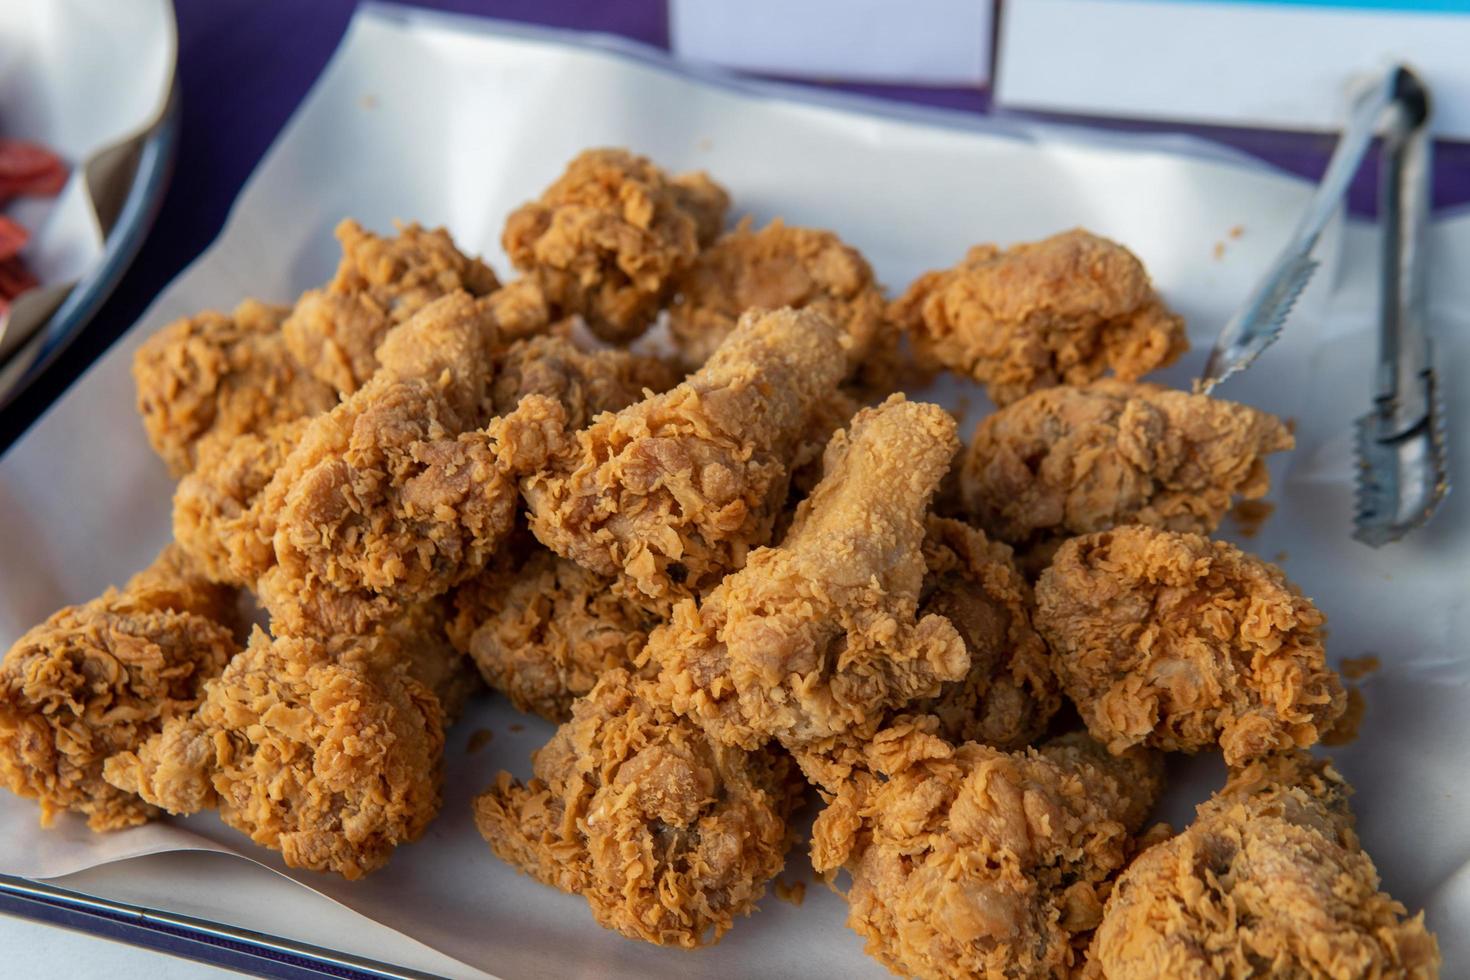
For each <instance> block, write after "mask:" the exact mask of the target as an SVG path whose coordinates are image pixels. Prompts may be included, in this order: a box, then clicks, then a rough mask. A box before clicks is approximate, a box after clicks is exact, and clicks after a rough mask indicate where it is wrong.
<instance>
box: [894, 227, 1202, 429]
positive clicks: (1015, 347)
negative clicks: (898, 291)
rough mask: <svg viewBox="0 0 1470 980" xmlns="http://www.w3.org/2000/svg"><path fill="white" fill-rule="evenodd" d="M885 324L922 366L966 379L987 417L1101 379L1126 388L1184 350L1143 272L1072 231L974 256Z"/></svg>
mask: <svg viewBox="0 0 1470 980" xmlns="http://www.w3.org/2000/svg"><path fill="white" fill-rule="evenodd" d="M889 315H890V317H891V318H892V319H893V320H894V321H895V322H896V323H899V324H900V325H902V326H903V328H904V329H905V330H907V331H908V332H909V336H910V337H911V338H912V340H913V342H914V345H915V348H916V351H917V353H918V354H919V356H920V357H921V358H922V359H924V360H928V361H932V362H935V363H937V364H940V365H943V366H944V367H947V368H949V369H950V370H951V371H954V372H956V373H958V374H961V375H966V376H968V377H971V378H974V379H975V380H976V381H978V382H980V383H981V384H983V385H985V390H986V392H987V393H988V394H989V395H990V399H991V400H992V401H993V402H995V404H997V405H1007V404H1009V403H1011V402H1013V401H1016V400H1017V399H1019V398H1022V397H1024V396H1025V395H1027V394H1030V393H1031V392H1033V391H1036V390H1037V389H1039V388H1046V387H1050V386H1052V385H1058V384H1073V385H1075V384H1085V383H1086V382H1088V381H1092V380H1093V379H1095V378H1099V377H1102V375H1103V374H1105V373H1106V372H1108V371H1112V372H1113V373H1114V374H1116V375H1117V376H1118V377H1119V378H1122V379H1123V380H1124V381H1134V380H1137V379H1138V378H1140V377H1142V376H1143V375H1145V374H1147V373H1148V372H1150V371H1153V370H1155V369H1157V368H1161V367H1165V366H1167V365H1169V364H1172V363H1173V362H1174V361H1175V360H1177V359H1178V358H1179V355H1181V354H1183V353H1184V352H1185V351H1186V350H1188V349H1189V340H1188V338H1187V337H1186V336H1185V334H1184V321H1183V320H1182V319H1181V318H1180V317H1179V316H1177V315H1175V314H1174V313H1171V312H1170V311H1169V309H1168V308H1167V307H1166V306H1165V305H1164V303H1163V301H1162V300H1161V299H1160V298H1159V295H1158V294H1157V293H1156V292H1154V290H1153V287H1152V286H1151V285H1150V284H1149V281H1148V273H1147V272H1145V271H1144V268H1143V264H1142V263H1141V262H1139V261H1138V259H1137V258H1136V257H1135V256H1134V255H1133V253H1132V252H1130V251H1128V250H1127V249H1126V248H1124V247H1123V246H1121V245H1119V244H1117V243H1116V242H1111V241H1108V240H1107V239H1106V238H1099V237H1098V236H1096V235H1093V234H1090V233H1089V232H1086V231H1082V230H1081V229H1076V230H1073V231H1068V232H1063V233H1062V234H1059V235H1053V236H1052V237H1051V238H1047V239H1043V240H1042V241H1039V242H1033V243H1029V244H1022V245H1013V246H1011V247H1010V248H1009V249H1005V250H1004V251H1002V250H1001V249H999V248H996V247H995V246H994V245H976V246H975V247H974V248H972V249H970V251H969V253H968V254H967V255H966V256H965V258H964V261H962V262H961V263H960V264H959V265H957V266H956V267H954V268H953V269H946V270H943V271H939V272H927V273H925V274H924V275H922V276H920V277H919V278H918V279H916V280H915V281H914V282H913V284H912V285H910V286H909V288H908V291H907V292H906V293H904V295H903V296H902V297H900V298H899V299H897V300H895V301H894V303H893V304H892V306H891V307H890V310H889Z"/></svg>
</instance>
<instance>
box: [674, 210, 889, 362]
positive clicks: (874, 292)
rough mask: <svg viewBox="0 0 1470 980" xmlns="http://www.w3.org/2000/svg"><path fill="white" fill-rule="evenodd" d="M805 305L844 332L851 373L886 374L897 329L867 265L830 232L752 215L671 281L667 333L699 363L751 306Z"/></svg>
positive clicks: (686, 356)
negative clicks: (754, 224)
mask: <svg viewBox="0 0 1470 980" xmlns="http://www.w3.org/2000/svg"><path fill="white" fill-rule="evenodd" d="M783 306H789V307H791V308H793V309H811V310H813V311H815V312H817V313H820V314H822V316H824V317H825V318H826V319H827V320H828V321H829V322H830V323H832V324H833V325H834V326H836V327H838V328H839V329H841V330H842V332H843V333H844V334H846V336H847V344H846V353H847V363H848V369H849V372H852V373H856V372H861V373H862V374H863V375H865V376H869V377H876V376H881V375H885V374H891V373H892V365H891V361H892V360H893V357H894V352H895V348H896V347H897V342H898V332H897V330H896V329H895V328H893V327H892V326H891V325H890V324H889V323H888V322H887V320H886V319H885V318H884V306H885V304H884V300H883V291H882V290H881V289H880V288H879V286H878V284H877V282H876V281H874V279H873V269H872V267H871V266H869V265H868V262H867V260H866V259H864V258H863V257H862V255H861V254H860V253H859V252H858V251H857V250H856V249H854V248H852V247H851V246H849V245H846V244H844V243H843V242H842V240H841V239H840V238H838V237H837V236H836V235H834V234H833V233H832V232H830V231H823V230H820V229H815V228H792V227H789V226H787V225H786V224H784V223H783V222H781V221H780V220H779V219H777V220H776V221H773V222H771V223H770V224H769V225H767V226H766V227H765V228H762V229H761V230H759V231H752V230H751V228H750V220H749V219H746V220H744V221H742V222H741V223H740V225H739V227H737V228H736V229H735V230H734V231H732V232H729V233H727V234H725V235H724V236H722V237H721V238H719V239H718V240H717V241H716V242H715V243H714V244H713V245H711V246H710V247H709V248H707V249H705V250H704V251H703V252H701V253H700V255H699V257H698V258H697V259H695V260H694V264H693V265H691V266H690V267H689V268H688V269H686V270H685V271H684V272H682V273H681V274H680V275H679V276H678V277H677V279H676V280H675V297H674V302H673V305H672V306H671V307H670V308H669V330H670V333H671V335H672V337H673V340H674V343H675V344H676V345H677V346H678V348H679V352H680V354H681V355H682V356H683V358H684V363H685V364H686V365H687V366H688V367H689V368H690V369H691V370H693V369H695V368H698V367H699V366H700V365H701V364H703V363H704V362H705V361H707V360H709V358H710V356H711V355H712V354H713V353H714V352H715V350H716V349H717V348H718V347H719V346H720V344H721V343H722V342H723V341H724V339H725V338H726V337H727V336H729V335H730V332H731V331H732V330H734V329H735V323H736V321H737V320H739V318H740V316H741V314H743V313H744V312H745V311H746V310H750V309H767V310H774V309H780V308H781V307H783Z"/></svg>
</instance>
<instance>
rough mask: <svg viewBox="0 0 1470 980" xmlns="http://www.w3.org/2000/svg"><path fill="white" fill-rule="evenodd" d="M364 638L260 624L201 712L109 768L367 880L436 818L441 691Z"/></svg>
mask: <svg viewBox="0 0 1470 980" xmlns="http://www.w3.org/2000/svg"><path fill="white" fill-rule="evenodd" d="M365 642H371V641H363V640H360V639H358V638H347V639H345V640H342V641H338V643H337V644H336V645H335V648H333V647H332V646H330V645H329V644H328V643H327V642H326V641H322V640H315V639H304V638H281V639H275V640H272V639H271V638H270V637H269V636H267V635H266V634H265V633H264V632H262V631H260V630H259V629H257V630H256V631H255V633H254V634H253V635H252V636H251V638H250V643H249V646H247V647H246V649H245V651H244V652H243V653H241V654H240V655H239V656H238V657H236V658H235V659H234V660H232V661H231V662H230V665H229V666H228V667H227V668H225V671H224V673H222V674H221V675H220V676H219V677H217V678H215V679H214V680H212V681H210V682H209V683H208V684H206V685H205V689H204V698H203V701H202V703H201V704H200V705H199V707H198V708H197V709H196V710H195V711H194V712H193V713H192V714H182V715H175V716H174V717H172V718H170V719H169V720H168V721H167V722H166V723H165V724H164V725H163V728H162V731H160V732H158V733H157V734H155V735H153V737H151V738H150V739H148V740H147V741H146V742H144V743H143V744H142V745H140V746H139V747H138V748H137V750H136V751H133V752H122V753H119V754H118V755H115V756H113V757H112V758H111V759H109V760H108V761H107V764H106V767H105V770H104V775H105V777H106V779H107V781H108V782H109V783H111V784H113V785H114V786H116V787H118V788H119V789H120V790H122V791H124V792H128V793H135V794H137V795H138V796H140V797H142V799H143V800H145V801H147V802H148V803H149V804H152V805H153V806H157V807H160V808H162V809H165V810H167V811H169V812H170V813H197V812H199V811H201V810H205V809H211V808H213V809H217V810H218V811H219V814H220V818H221V819H222V820H224V822H225V823H227V824H229V825H230V826H231V827H234V828H236V829H237V830H240V831H242V832H243V833H246V834H248V835H249V836H250V838H251V840H253V841H254V842H255V843H257V844H260V845H262V846H265V847H269V848H273V849H275V850H278V851H280V852H281V856H282V857H283V858H284V859H285V861H286V864H288V865H289V866H291V867H293V868H309V869H312V870H315V871H335V872H337V873H338V874H341V875H343V876H344V877H346V878H359V877H361V876H362V875H364V874H366V873H368V872H370V871H373V870H375V869H377V868H379V867H381V866H382V865H383V864H385V863H387V861H388V858H389V857H390V856H391V854H392V852H393V849H394V848H395V847H396V846H398V845H399V844H402V843H405V842H407V841H411V840H414V839H416V838H417V837H418V836H419V835H421V834H422V833H423V832H424V829H425V828H426V827H427V826H428V824H429V821H430V820H432V819H433V817H434V815H435V814H436V813H437V812H438V809H439V803H440V783H441V781H442V769H443V751H444V730H443V721H442V718H441V714H440V707H439V702H438V699H437V698H435V697H434V695H433V694H432V693H431V692H430V691H429V690H428V689H427V688H425V687H424V686H423V685H422V684H420V683H419V682H418V681H415V680H413V679H412V678H411V677H409V676H408V674H407V673H406V672H405V671H404V670H403V669H402V668H401V667H392V666H384V665H382V664H381V662H380V661H379V660H378V659H377V657H378V655H377V654H376V653H375V652H373V651H370V650H365V649H363V648H362V644H363V643H365Z"/></svg>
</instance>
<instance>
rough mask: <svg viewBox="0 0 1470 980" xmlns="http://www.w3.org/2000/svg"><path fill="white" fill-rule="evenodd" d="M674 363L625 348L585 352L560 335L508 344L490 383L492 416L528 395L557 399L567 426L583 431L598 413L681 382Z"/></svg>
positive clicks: (505, 412) (616, 408)
mask: <svg viewBox="0 0 1470 980" xmlns="http://www.w3.org/2000/svg"><path fill="white" fill-rule="evenodd" d="M683 377H684V375H683V373H682V372H681V371H679V369H678V368H676V367H675V366H674V365H673V364H671V363H669V362H668V361H665V360H662V359H660V358H657V357H647V356H644V355H641V354H633V353H630V352H628V351H624V350H599V351H584V350H582V349H581V348H579V347H578V346H577V345H576V344H574V343H573V342H572V341H570V340H568V339H567V338H565V337H558V336H553V335H547V336H540V337H531V338H529V339H526V340H519V341H516V342H515V343H513V344H511V345H510V347H509V348H507V350H506V351H505V353H504V354H503V355H502V356H501V357H500V358H499V359H498V361H497V365H496V373H495V380H494V382H493V383H492V384H491V387H490V395H491V401H492V403H493V405H494V412H493V413H494V414H495V415H507V414H509V413H510V412H512V411H514V410H515V407H516V406H517V405H519V404H520V402H521V399H522V398H524V397H526V396H527V395H545V396H546V397H547V398H551V399H554V400H555V401H557V402H560V403H561V406H562V408H563V409H565V410H566V413H567V422H566V425H567V428H568V429H571V430H577V429H584V428H586V427H587V425H588V423H590V422H591V421H592V420H593V419H595V418H596V417H597V416H599V415H601V414H602V413H603V412H618V411H621V410H623V409H624V408H627V407H628V406H629V405H632V404H633V403H634V402H640V401H642V400H643V398H644V395H645V391H652V392H654V393H655V394H657V393H660V392H664V391H668V390H669V389H670V388H672V387H673V386H674V385H676V384H678V383H679V382H680V381H682V380H683Z"/></svg>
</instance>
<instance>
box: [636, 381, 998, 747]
mask: <svg viewBox="0 0 1470 980" xmlns="http://www.w3.org/2000/svg"><path fill="white" fill-rule="evenodd" d="M954 430H955V424H954V419H952V418H951V417H950V416H949V415H948V414H947V413H946V412H945V411H944V410H943V409H941V408H939V407H938V406H937V405H926V404H923V403H919V402H908V401H904V399H903V396H902V395H894V396H893V397H892V398H890V399H889V400H888V401H887V402H885V403H884V404H883V405H882V406H880V407H878V408H875V409H864V410H863V411H861V412H859V413H858V414H857V415H856V416H855V417H854V418H853V421H852V426H851V428H850V429H849V430H847V431H846V432H839V433H838V434H837V435H835V436H833V437H832V442H831V443H830V444H829V446H828V447H827V452H826V457H825V471H826V476H825V477H824V478H823V480H822V482H821V483H820V484H819V485H818V486H817V488H816V490H814V491H813V492H812V495H811V496H810V497H809V498H808V499H807V500H806V501H805V502H804V503H803V504H802V506H801V508H800V509H799V510H798V512H797V515H796V520H795V522H794V523H793V525H792V528H791V532H790V533H789V534H788V535H787V536H786V540H785V541H784V542H782V544H781V545H780V546H779V547H774V548H762V549H760V550H758V551H755V552H753V553H752V554H751V556H750V559H749V561H747V562H746V565H745V567H744V568H743V569H741V570H740V571H739V572H735V573H734V574H732V575H730V576H729V577H728V578H726V579H725V580H724V581H723V582H721V583H720V585H719V586H718V587H717V588H716V589H715V590H714V591H713V592H711V593H710V594H709V595H707V596H706V597H705V598H704V599H703V600H702V601H701V602H700V603H699V605H698V606H697V607H696V605H695V604H694V603H693V602H692V601H689V602H683V603H680V604H679V605H678V606H677V607H676V608H675V610H674V618H673V621H672V622H671V623H670V624H669V625H667V626H663V627H660V628H659V629H658V630H656V631H655V632H654V633H653V634H652V635H651V636H650V637H649V643H648V647H647V648H646V650H645V656H647V657H648V658H649V659H650V660H651V661H652V662H654V663H656V664H657V665H658V666H659V668H660V671H659V696H660V697H661V698H664V699H666V700H667V701H668V703H669V704H671V705H672V706H673V708H674V709H675V710H676V711H679V712H680V713H681V714H686V715H688V716H690V717H692V718H694V719H695V720H696V721H697V722H698V723H699V724H701V725H703V726H704V727H705V729H706V730H707V731H708V732H709V733H710V735H711V736H712V737H714V738H715V739H717V740H719V741H721V742H724V743H727V744H731V745H741V746H744V747H746V748H756V747H757V746H760V745H762V744H764V743H766V742H767V741H769V740H772V739H778V740H780V741H781V742H782V743H783V744H784V745H785V746H787V747H788V748H793V749H795V748H803V747H811V746H814V745H816V744H818V743H821V742H823V741H824V740H831V739H842V738H845V737H848V736H850V735H852V734H854V733H857V732H867V733H871V731H872V729H873V728H876V726H877V725H878V724H879V723H880V722H881V721H882V718H883V714H884V712H885V711H886V710H887V709H889V708H894V707H897V706H900V705H903V704H905V703H907V702H908V701H910V700H911V699H913V698H916V697H925V696H932V695H935V694H937V693H939V686H940V684H941V683H943V682H945V681H954V680H958V679H960V678H961V677H963V676H964V674H965V671H966V670H967V669H968V668H969V657H968V655H967V654H966V652H965V646H964V643H963V641H962V640H961V639H960V637H959V635H958V634H957V633H956V632H955V629H954V627H952V626H951V625H950V624H949V622H948V621H947V620H945V619H944V618H943V617H940V616H927V617H924V618H922V619H919V618H917V616H916V613H917V609H918V605H919V592H920V588H921V586H922V585H923V580H924V572H925V566H924V554H923V550H922V546H923V542H924V532H925V528H924V517H925V514H926V513H927V512H928V509H929V501H930V499H931V498H932V497H933V494H934V489H935V487H937V486H938V485H939V481H940V479H941V478H942V477H943V476H944V473H945V471H946V470H947V469H948V468H949V463H950V460H951V459H952V458H953V456H954V453H955V450H956V448H957V447H958V441H957V440H956V438H955V431H954Z"/></svg>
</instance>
